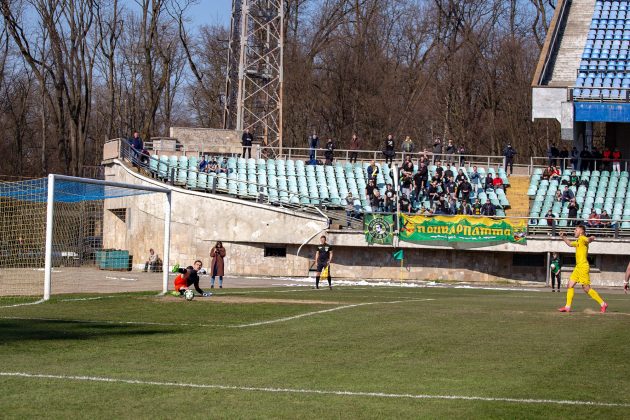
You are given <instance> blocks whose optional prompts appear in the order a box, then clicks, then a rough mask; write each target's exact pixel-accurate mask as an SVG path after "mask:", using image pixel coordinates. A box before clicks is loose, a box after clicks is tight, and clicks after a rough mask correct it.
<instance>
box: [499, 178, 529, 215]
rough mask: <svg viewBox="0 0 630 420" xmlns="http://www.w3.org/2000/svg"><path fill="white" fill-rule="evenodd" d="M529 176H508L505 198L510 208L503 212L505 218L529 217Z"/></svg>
mask: <svg viewBox="0 0 630 420" xmlns="http://www.w3.org/2000/svg"><path fill="white" fill-rule="evenodd" d="M528 188H529V176H526V175H512V176H510V188H508V189H507V190H506V193H505V194H506V196H507V199H508V201H509V202H510V208H509V209H508V210H507V211H506V212H505V213H506V215H507V216H527V215H529V197H528V196H527V189H528Z"/></svg>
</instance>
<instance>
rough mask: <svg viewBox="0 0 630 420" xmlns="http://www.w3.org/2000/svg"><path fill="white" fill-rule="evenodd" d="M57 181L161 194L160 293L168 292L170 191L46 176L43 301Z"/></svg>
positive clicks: (47, 291)
mask: <svg viewBox="0 0 630 420" xmlns="http://www.w3.org/2000/svg"><path fill="white" fill-rule="evenodd" d="M57 181H63V182H66V183H68V182H69V183H76V184H83V185H91V186H100V187H106V188H107V187H111V188H118V189H121V190H122V189H124V190H135V191H139V192H140V193H142V192H145V193H163V194H164V195H165V203H164V250H163V258H162V293H166V292H167V290H168V275H169V257H170V252H169V250H170V242H171V237H170V233H171V190H169V189H167V188H161V187H156V186H147V185H135V184H127V183H122V182H112V181H102V180H97V179H89V178H79V177H72V176H66V175H56V174H50V175H48V191H47V203H46V245H45V254H44V296H43V298H44V300H49V299H50V295H51V283H52V268H53V235H54V229H53V228H54V223H55V222H54V220H55V217H54V216H55V201H57V198H58V197H57V196H56V195H55V185H56V182H57ZM79 199H80V198H79Z"/></svg>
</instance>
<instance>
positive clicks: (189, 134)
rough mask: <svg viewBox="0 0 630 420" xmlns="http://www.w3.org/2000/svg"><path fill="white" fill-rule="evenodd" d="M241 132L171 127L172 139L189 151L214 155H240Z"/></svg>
mask: <svg viewBox="0 0 630 420" xmlns="http://www.w3.org/2000/svg"><path fill="white" fill-rule="evenodd" d="M241 134H242V133H241V132H238V131H236V130H220V129H216V128H186V127H171V128H170V134H169V135H170V137H174V138H176V139H177V141H178V142H179V143H180V144H182V145H184V147H185V148H186V149H187V150H191V151H198V152H206V151H212V153H240V152H241V151H242V147H241Z"/></svg>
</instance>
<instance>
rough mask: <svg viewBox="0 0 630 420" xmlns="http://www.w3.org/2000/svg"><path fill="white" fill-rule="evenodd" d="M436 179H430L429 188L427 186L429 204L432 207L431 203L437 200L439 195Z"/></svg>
mask: <svg viewBox="0 0 630 420" xmlns="http://www.w3.org/2000/svg"><path fill="white" fill-rule="evenodd" d="M437 183H438V182H437V180H435V179H434V180H432V181H431V184H429V188H427V194H428V196H429V206H431V207H433V203H434V202H435V201H437V200H438V199H439V197H440V193H439V191H438V185H437Z"/></svg>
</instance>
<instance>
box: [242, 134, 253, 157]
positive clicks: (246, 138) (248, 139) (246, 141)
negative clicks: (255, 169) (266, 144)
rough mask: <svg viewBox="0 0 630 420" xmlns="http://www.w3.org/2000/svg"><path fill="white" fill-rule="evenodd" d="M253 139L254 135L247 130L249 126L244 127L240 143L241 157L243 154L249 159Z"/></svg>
mask: <svg viewBox="0 0 630 420" xmlns="http://www.w3.org/2000/svg"><path fill="white" fill-rule="evenodd" d="M253 141H254V136H253V135H252V133H250V132H249V128H246V129H245V131H243V136H242V137H241V143H242V144H243V154H242V155H241V157H242V158H243V159H245V155H246V154H247V155H248V157H249V158H250V159H251V157H252V142H253Z"/></svg>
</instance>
